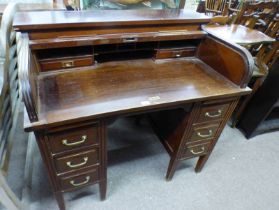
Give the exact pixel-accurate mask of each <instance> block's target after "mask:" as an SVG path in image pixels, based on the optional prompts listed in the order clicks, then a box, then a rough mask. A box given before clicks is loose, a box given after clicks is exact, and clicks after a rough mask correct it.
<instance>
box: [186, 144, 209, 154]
mask: <svg viewBox="0 0 279 210" xmlns="http://www.w3.org/2000/svg"><path fill="white" fill-rule="evenodd" d="M209 146H210V142H206V143H203V144H195V145H188V146H187V147H186V148H185V150H184V153H183V157H182V158H191V157H197V156H202V155H205V154H206V153H207V151H208V149H209Z"/></svg>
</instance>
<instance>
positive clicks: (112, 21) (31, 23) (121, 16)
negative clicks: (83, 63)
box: [14, 9, 210, 49]
mask: <svg viewBox="0 0 279 210" xmlns="http://www.w3.org/2000/svg"><path fill="white" fill-rule="evenodd" d="M209 21H210V18H209V17H207V16H205V15H203V14H200V13H196V12H192V11H187V10H178V9H175V10H126V11H125V12H123V11H118V10H109V11H106V10H105V11H103V10H102V11H93V12H92V11H44V12H21V13H18V14H17V15H16V16H15V19H14V28H15V30H16V31H21V32H28V35H29V39H30V46H31V48H32V49H34V48H36V49H39V48H42V47H44V43H46V42H47V40H48V43H49V44H51V45H50V47H59V46H61V45H59V44H61V43H62V42H63V43H65V42H67V44H68V45H71V46H77V45H81V44H82V45H83V44H84V43H85V42H87V44H88V43H90V44H92V42H94V43H95V42H98V40H100V39H101V40H104V39H107V40H112V39H117V34H122V35H123V38H126V36H128V39H129V38H130V36H131V34H136V36H137V37H138V41H144V39H145V38H146V37H154V36H155V37H158V36H159V37H161V38H162V37H163V36H165V37H167V36H169V35H170V34H168V33H169V32H172V33H171V35H173V31H176V32H179V33H181V31H183V32H184V35H187V34H195V33H194V32H197V31H199V32H201V27H200V26H201V25H202V24H206V23H208V22H209ZM152 33H158V34H152ZM100 35H101V36H102V37H99V36H100ZM118 38H119V37H118ZM54 39H55V40H54Z"/></svg>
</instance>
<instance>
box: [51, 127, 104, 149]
mask: <svg viewBox="0 0 279 210" xmlns="http://www.w3.org/2000/svg"><path fill="white" fill-rule="evenodd" d="M48 143H49V146H50V150H51V151H52V153H54V154H55V153H59V152H64V151H69V150H73V149H77V148H83V147H86V146H90V145H95V144H98V143H99V131H98V125H95V126H93V125H90V126H87V127H81V128H76V129H71V130H65V131H61V132H57V133H53V134H50V135H48Z"/></svg>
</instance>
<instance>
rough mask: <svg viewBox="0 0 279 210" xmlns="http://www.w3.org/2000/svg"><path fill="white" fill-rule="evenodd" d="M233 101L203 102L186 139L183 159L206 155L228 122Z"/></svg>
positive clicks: (182, 154)
mask: <svg viewBox="0 0 279 210" xmlns="http://www.w3.org/2000/svg"><path fill="white" fill-rule="evenodd" d="M230 104H231V102H226V103H217V104H215V103H213V104H201V106H200V108H199V111H198V112H197V115H196V117H194V120H193V123H192V126H191V131H190V133H189V135H188V136H189V137H188V138H186V139H185V143H184V149H183V151H182V153H181V157H180V158H181V159H186V158H192V157H196V156H203V155H206V154H207V152H208V151H209V149H210V148H211V145H212V143H214V141H215V140H216V138H218V136H219V130H222V129H223V126H224V124H225V123H226V121H227V120H226V116H227V113H228V111H229V107H230Z"/></svg>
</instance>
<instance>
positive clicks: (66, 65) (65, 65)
mask: <svg viewBox="0 0 279 210" xmlns="http://www.w3.org/2000/svg"><path fill="white" fill-rule="evenodd" d="M73 66H74V61H62V67H63V68H70V67H73Z"/></svg>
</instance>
